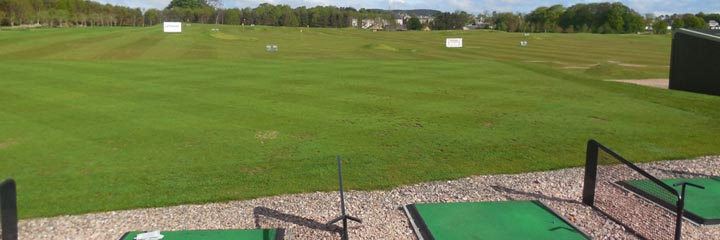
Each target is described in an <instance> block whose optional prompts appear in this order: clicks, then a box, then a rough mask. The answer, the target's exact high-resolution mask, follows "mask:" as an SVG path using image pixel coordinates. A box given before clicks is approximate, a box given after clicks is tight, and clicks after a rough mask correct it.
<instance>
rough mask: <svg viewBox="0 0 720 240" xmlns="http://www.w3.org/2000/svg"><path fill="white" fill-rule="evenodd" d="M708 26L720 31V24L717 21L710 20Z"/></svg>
mask: <svg viewBox="0 0 720 240" xmlns="http://www.w3.org/2000/svg"><path fill="white" fill-rule="evenodd" d="M708 25H710V29H714V30H720V24H718V22H717V21H715V20H710V22H708Z"/></svg>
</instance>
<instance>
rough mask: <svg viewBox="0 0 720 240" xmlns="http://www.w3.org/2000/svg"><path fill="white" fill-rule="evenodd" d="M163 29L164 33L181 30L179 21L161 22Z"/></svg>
mask: <svg viewBox="0 0 720 240" xmlns="http://www.w3.org/2000/svg"><path fill="white" fill-rule="evenodd" d="M163 31H164V32H166V33H179V32H182V23H181V22H163Z"/></svg>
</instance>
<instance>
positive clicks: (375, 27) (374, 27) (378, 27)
mask: <svg viewBox="0 0 720 240" xmlns="http://www.w3.org/2000/svg"><path fill="white" fill-rule="evenodd" d="M369 29H370V30H372V31H373V32H377V31H382V30H385V28H383V27H382V26H380V25H379V24H373V25H372V26H371V27H370V28H369Z"/></svg>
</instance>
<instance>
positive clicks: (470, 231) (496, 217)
mask: <svg viewBox="0 0 720 240" xmlns="http://www.w3.org/2000/svg"><path fill="white" fill-rule="evenodd" d="M413 208H414V209H415V210H411V209H413ZM408 211H409V212H413V211H415V213H410V215H411V216H413V215H416V216H413V217H411V218H413V221H414V222H415V224H416V225H417V226H418V227H419V228H421V229H420V231H421V232H422V231H424V230H423V229H422V228H425V231H427V232H429V234H427V232H426V233H425V234H426V235H431V236H424V238H426V239H428V238H429V239H588V238H587V237H586V236H585V235H584V234H583V233H581V232H580V231H578V230H577V229H576V228H575V227H574V226H572V225H570V224H569V223H567V222H566V221H565V220H563V219H562V218H561V217H559V216H558V215H556V214H555V213H553V212H552V211H551V210H550V209H549V208H547V207H546V206H545V205H543V204H542V203H540V202H537V201H511V202H469V203H440V204H414V205H410V206H409V208H408ZM417 216H419V218H420V219H417Z"/></svg>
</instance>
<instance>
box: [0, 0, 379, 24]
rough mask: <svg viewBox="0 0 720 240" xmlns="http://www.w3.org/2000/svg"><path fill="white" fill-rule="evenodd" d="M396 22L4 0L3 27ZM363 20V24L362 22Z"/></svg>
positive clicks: (208, 0)
mask: <svg viewBox="0 0 720 240" xmlns="http://www.w3.org/2000/svg"><path fill="white" fill-rule="evenodd" d="M354 18H357V19H367V18H369V19H376V20H378V21H379V20H386V21H387V22H393V21H392V18H393V14H392V12H389V11H384V10H368V9H360V10H357V9H354V8H343V7H335V6H317V7H312V8H307V7H298V8H291V7H290V6H288V5H273V4H269V3H263V4H260V5H259V6H258V7H256V8H242V9H239V8H230V9H225V8H222V2H221V1H220V0H173V1H171V2H170V4H169V5H168V6H167V7H166V8H165V9H141V8H130V7H125V6H116V5H111V4H101V3H97V2H94V1H89V0H0V26H17V25H42V26H48V27H63V26H68V27H69V26H146V25H155V24H158V23H161V22H163V21H179V22H188V23H215V24H235V25H240V24H247V25H251V24H256V25H266V26H291V27H298V26H310V27H336V28H342V27H349V26H351V24H352V19H354ZM358 24H360V23H358Z"/></svg>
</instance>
